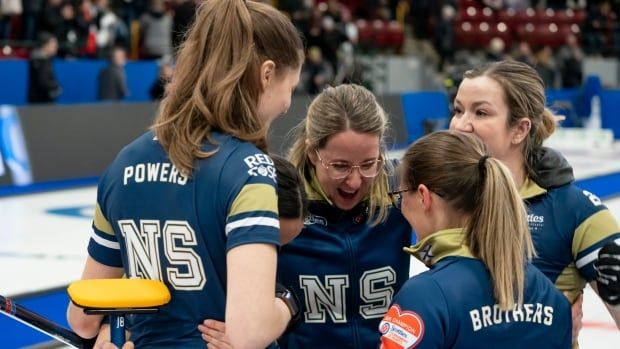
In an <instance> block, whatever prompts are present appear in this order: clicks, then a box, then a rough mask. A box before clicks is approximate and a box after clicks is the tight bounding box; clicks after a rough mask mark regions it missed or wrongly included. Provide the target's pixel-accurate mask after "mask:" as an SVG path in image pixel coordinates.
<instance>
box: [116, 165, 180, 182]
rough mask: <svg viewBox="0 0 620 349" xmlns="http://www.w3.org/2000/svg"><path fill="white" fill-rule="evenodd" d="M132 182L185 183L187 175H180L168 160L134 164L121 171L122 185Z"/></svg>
mask: <svg viewBox="0 0 620 349" xmlns="http://www.w3.org/2000/svg"><path fill="white" fill-rule="evenodd" d="M130 180H131V181H132V182H134V183H144V182H162V183H176V184H178V185H185V183H187V177H185V176H184V175H182V174H181V173H180V172H179V170H177V168H176V167H175V166H174V165H173V164H171V163H169V162H156V163H151V162H149V163H146V164H136V165H133V166H127V167H125V170H124V171H123V185H127V183H129V181H130Z"/></svg>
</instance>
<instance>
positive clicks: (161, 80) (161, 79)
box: [149, 58, 174, 100]
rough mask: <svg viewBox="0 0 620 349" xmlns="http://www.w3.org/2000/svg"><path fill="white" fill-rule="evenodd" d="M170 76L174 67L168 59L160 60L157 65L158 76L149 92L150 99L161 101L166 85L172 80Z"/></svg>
mask: <svg viewBox="0 0 620 349" xmlns="http://www.w3.org/2000/svg"><path fill="white" fill-rule="evenodd" d="M172 74H174V65H173V64H172V60H171V59H168V58H164V59H162V60H161V62H160V63H159V76H158V77H157V80H155V82H154V83H153V85H152V86H151V89H150V90H149V95H150V96H151V99H153V100H161V99H162V98H164V92H165V91H166V85H167V84H168V82H170V80H171V79H172Z"/></svg>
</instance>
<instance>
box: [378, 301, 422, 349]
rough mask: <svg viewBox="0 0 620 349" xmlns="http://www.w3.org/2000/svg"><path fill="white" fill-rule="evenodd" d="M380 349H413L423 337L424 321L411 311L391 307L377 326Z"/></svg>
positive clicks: (396, 306) (395, 306)
mask: <svg viewBox="0 0 620 349" xmlns="http://www.w3.org/2000/svg"><path fill="white" fill-rule="evenodd" d="M379 331H380V332H381V349H396V348H415V347H416V346H417V345H418V344H419V343H420V341H421V340H422V337H424V321H423V320H422V317H421V316H420V315H418V314H417V313H416V312H413V311H408V310H405V311H401V309H400V307H399V306H398V305H393V306H392V307H391V308H390V310H389V311H388V312H387V314H385V317H384V318H383V321H381V323H380V324H379Z"/></svg>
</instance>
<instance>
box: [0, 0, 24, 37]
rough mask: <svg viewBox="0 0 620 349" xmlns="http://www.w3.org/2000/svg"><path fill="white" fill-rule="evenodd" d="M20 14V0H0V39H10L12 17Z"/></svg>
mask: <svg viewBox="0 0 620 349" xmlns="http://www.w3.org/2000/svg"><path fill="white" fill-rule="evenodd" d="M21 14H22V2H21V0H1V1H0V40H3V39H5V40H10V39H11V38H12V34H13V19H14V18H16V17H19V16H20V15H21Z"/></svg>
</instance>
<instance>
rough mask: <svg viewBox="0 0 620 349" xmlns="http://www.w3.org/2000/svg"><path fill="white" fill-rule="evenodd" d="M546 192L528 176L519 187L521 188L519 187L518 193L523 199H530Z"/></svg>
mask: <svg viewBox="0 0 620 349" xmlns="http://www.w3.org/2000/svg"><path fill="white" fill-rule="evenodd" d="M546 192H547V189H544V188H542V187H541V186H539V185H538V184H536V182H534V181H533V180H532V179H531V178H529V177H527V178H526V179H525V183H523V186H522V187H521V189H519V195H520V196H521V198H522V199H524V200H526V199H531V198H533V197H535V196H538V195H542V194H544V193H546Z"/></svg>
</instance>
